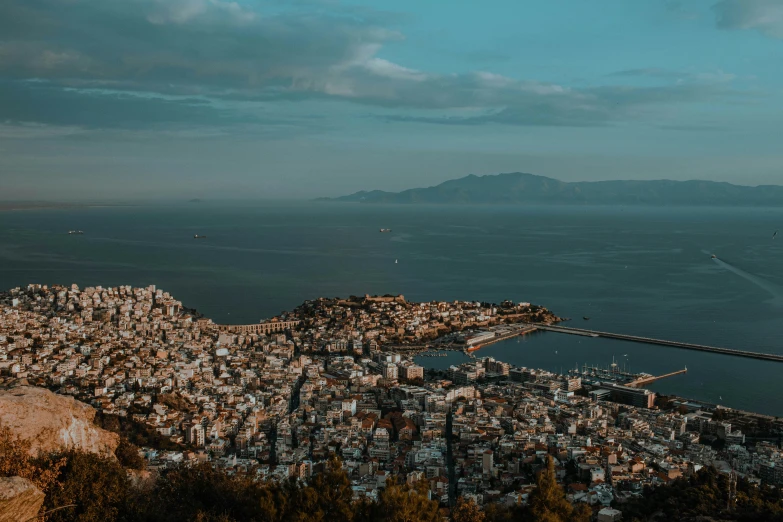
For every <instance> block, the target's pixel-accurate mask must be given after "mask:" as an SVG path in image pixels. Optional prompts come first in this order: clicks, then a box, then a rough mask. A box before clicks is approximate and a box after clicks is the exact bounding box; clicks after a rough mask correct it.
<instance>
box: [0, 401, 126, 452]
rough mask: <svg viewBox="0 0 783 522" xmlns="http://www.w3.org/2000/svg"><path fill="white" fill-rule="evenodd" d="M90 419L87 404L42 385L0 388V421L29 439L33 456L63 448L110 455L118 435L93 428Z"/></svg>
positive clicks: (93, 425) (91, 411) (92, 412)
mask: <svg viewBox="0 0 783 522" xmlns="http://www.w3.org/2000/svg"><path fill="white" fill-rule="evenodd" d="M93 419H95V410H94V409H93V408H92V407H90V406H89V405H87V404H84V403H81V402H79V401H77V400H75V399H73V398H72V397H67V396H63V395H57V394H55V393H52V392H50V391H49V390H46V389H44V388H36V387H33V386H19V387H16V388H12V389H10V390H0V422H1V423H2V425H3V426H7V427H8V428H10V429H11V432H12V433H13V434H15V435H18V436H19V437H20V438H22V439H27V440H29V441H30V442H31V448H30V453H31V454H32V455H33V456H35V455H37V454H38V452H39V451H40V452H44V453H47V452H50V451H57V450H62V449H66V448H67V449H77V450H81V451H86V452H90V453H95V454H98V455H101V456H103V457H109V458H114V450H115V449H117V445H118V444H119V436H118V435H117V434H116V433H112V432H110V431H106V430H103V429H101V428H99V427H97V426H96V425H95V424H94V423H93Z"/></svg>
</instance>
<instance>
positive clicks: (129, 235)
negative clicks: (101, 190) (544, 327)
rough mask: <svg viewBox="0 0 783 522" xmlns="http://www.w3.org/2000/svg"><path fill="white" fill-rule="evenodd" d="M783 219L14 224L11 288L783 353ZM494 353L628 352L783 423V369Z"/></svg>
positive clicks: (7, 251) (346, 211) (679, 381)
mask: <svg viewBox="0 0 783 522" xmlns="http://www.w3.org/2000/svg"><path fill="white" fill-rule="evenodd" d="M781 223H783V210H781V209H736V208H735V209H716V208H699V209H690V208H665V209H664V208H628V207H625V208H623V207H611V208H610V207H604V208H595V207H591V208H587V207H539V208H516V207H514V208H509V207H466V208H456V207H415V206H378V207H375V206H363V205H341V204H333V203H332V204H328V203H324V204H318V203H286V204H281V203H274V204H270V203H253V204H251V203H239V204H237V203H231V204H228V203H218V202H206V203H200V204H175V205H170V206H162V205H161V206H140V207H115V208H83V209H54V210H27V211H16V212H0V288H2V289H9V288H12V287H15V286H23V285H26V284H28V283H42V284H53V283H62V284H70V283H77V284H79V285H80V286H95V285H103V286H114V285H121V284H130V285H145V286H146V285H149V284H156V285H157V286H158V287H159V288H162V289H164V290H166V291H169V292H171V293H172V294H173V295H174V296H175V297H176V298H178V299H180V300H181V301H183V303H184V304H185V305H186V306H189V307H193V308H196V309H198V310H199V311H200V312H202V313H204V314H205V315H206V316H208V317H210V318H212V319H213V320H215V321H216V322H218V323H253V322H258V321H259V320H260V319H262V318H265V317H271V316H273V315H276V314H278V313H280V311H282V310H288V309H291V308H293V307H295V306H297V305H298V304H300V303H301V302H302V301H304V300H306V299H312V298H315V297H319V296H329V297H334V296H347V295H350V294H357V295H362V294H365V293H370V294H386V293H389V294H404V295H405V297H406V298H407V299H408V300H415V301H420V300H453V299H460V300H485V301H494V302H500V301H502V300H503V299H513V300H515V301H530V302H533V303H536V304H540V305H543V306H546V307H547V308H549V309H551V310H552V311H553V312H555V313H556V314H558V315H560V316H563V317H570V318H572V321H571V322H570V323H567V324H570V325H572V326H578V327H589V328H592V329H597V330H606V331H615V332H622V333H628V334H638V335H643V336H650V337H658V338H663V339H670V340H680V341H687V342H693V343H700V344H707V345H713V346H721V347H727V348H737V349H746V350H753V351H761V352H770V353H783V343H781V330H783V271H781V269H782V268H783V240H781V239H780V238H778V239H777V240H773V239H772V233H773V232H774V231H775V230H776V229H777V228H783V227H781V226H780V225H781ZM381 227H387V228H392V229H393V232H392V233H390V234H380V233H379V232H378V229H379V228H381ZM71 229H80V230H84V235H83V236H69V235H68V234H67V231H68V230H71ZM194 234H199V235H206V236H208V237H207V239H204V240H194V239H193V235H194ZM711 253H715V254H716V255H717V256H718V259H716V260H713V259H711V258H710V254H711ZM395 259H397V260H398V263H396V264H395ZM583 316H589V317H590V318H591V319H590V321H589V322H585V321H584V320H583V319H582V317H583ZM477 355H479V356H492V357H495V358H497V359H501V360H504V361H507V362H509V363H512V364H515V365H521V366H528V367H534V368H546V369H549V370H553V371H560V370H561V369H563V370H567V369H569V368H573V367H574V366H575V364H577V363H578V364H580V365H581V364H582V363H585V362H587V363H595V364H601V365H604V366H605V365H607V364H609V363H611V361H612V357H614V358H615V359H616V360H617V362H618V363H619V364H620V365H621V366H622V365H623V364H625V365H626V366H630V369H631V370H632V371H634V372H639V371H645V372H649V373H652V374H662V373H668V372H671V371H674V370H678V369H681V368H682V367H683V366H686V365H687V367H688V374H687V375H680V376H676V377H672V378H670V379H666V380H663V381H659V382H658V383H656V384H655V385H653V386H652V388H653V389H654V390H656V391H659V392H662V393H673V394H678V395H682V396H685V397H689V398H693V399H697V400H703V401H709V402H715V403H722V404H724V405H726V406H731V407H736V408H742V409H747V410H751V411H758V412H763V413H769V414H772V415H783V399H782V398H781V396H783V393H782V392H783V382H781V379H780V376H781V372H782V371H783V364H779V363H772V362H765V361H756V360H750V359H740V358H735V357H728V356H722V355H717V354H709V353H700V352H693V351H687V350H681V349H675V348H667V347H660V346H647V345H639V344H633V343H627V342H620V341H612V340H605V339H590V338H583V337H575V336H568V335H561V334H555V333H541V334H535V335H531V336H527V337H525V338H523V339H521V340H520V342H517V341H516V340H511V341H506V342H504V343H498V344H496V345H493V346H490V347H487V348H484V349H482V350H481V351H480V352H477ZM459 360H462V356H461V355H455V356H451V357H448V358H424V359H421V362H422V363H425V364H429V365H433V366H448V365H449V364H452V363H454V362H456V361H459ZM721 397H722V400H721Z"/></svg>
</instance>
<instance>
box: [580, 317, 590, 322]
mask: <svg viewBox="0 0 783 522" xmlns="http://www.w3.org/2000/svg"><path fill="white" fill-rule="evenodd" d="M582 319H584V320H585V321H589V320H590V318H589V317H587V316H584V317H582Z"/></svg>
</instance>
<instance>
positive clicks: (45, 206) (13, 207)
mask: <svg viewBox="0 0 783 522" xmlns="http://www.w3.org/2000/svg"><path fill="white" fill-rule="evenodd" d="M136 206H138V205H132V204H124V203H118V204H110V203H94V204H93V203H46V202H10V201H0V212H19V211H24V210H58V209H73V208H112V207H136Z"/></svg>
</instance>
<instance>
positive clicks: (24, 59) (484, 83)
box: [0, 0, 731, 129]
mask: <svg viewBox="0 0 783 522" xmlns="http://www.w3.org/2000/svg"><path fill="white" fill-rule="evenodd" d="M275 2H276V0H269V1H267V2H261V3H256V4H249V3H238V2H232V1H227V0H3V1H2V2H0V80H2V82H0V90H3V89H4V91H3V92H0V94H5V96H0V121H3V120H9V121H14V122H37V123H41V124H46V125H64V126H79V127H86V128H99V127H103V128H126V129H127V128H141V127H144V126H161V127H162V126H165V125H188V124H192V125H202V126H204V125H212V126H218V127H220V126H226V125H267V126H275V125H280V126H282V127H286V128H304V127H306V123H305V122H302V121H301V120H297V119H290V118H280V117H278V118H270V117H268V115H266V114H263V113H262V112H260V111H259V109H258V107H259V104H264V103H267V104H268V103H273V102H295V101H303V100H337V101H340V102H348V103H353V104H361V105H364V106H369V107H372V108H374V109H375V110H377V111H381V112H383V111H384V110H387V109H394V110H398V111H413V112H415V113H416V114H410V115H405V116H401V115H399V114H397V115H396V119H398V120H415V121H421V122H431V123H442V124H484V123H500V124H508V125H542V126H546V125H550V126H551V125H565V126H590V125H594V126H599V125H607V124H611V123H615V122H618V121H623V120H627V119H638V118H642V117H648V118H653V117H654V114H653V112H652V111H649V110H648V108H649V107H651V106H653V105H656V106H662V105H667V104H678V103H689V102H696V101H698V102H701V101H704V100H709V99H714V98H717V97H719V96H725V95H729V94H730V90H729V89H728V87H727V86H725V85H721V84H725V83H728V82H730V80H731V77H730V75H724V74H723V73H713V77H699V76H698V75H695V74H689V75H683V74H681V73H676V75H675V73H670V72H666V71H663V70H656V69H647V70H636V71H624V72H620V73H617V74H616V76H617V77H620V76H634V75H645V74H646V75H652V76H656V77H658V78H660V79H662V80H666V81H670V82H676V83H675V84H674V85H668V84H667V85H660V86H655V87H649V86H647V87H639V86H611V85H610V86H604V87H599V88H569V87H567V86H563V85H558V84H554V83H548V82H542V81H537V80H520V79H515V78H509V77H506V76H501V75H498V74H494V73H492V72H489V71H478V72H468V73H459V74H435V73H431V72H428V71H421V70H415V69H411V68H409V67H406V66H404V65H403V64H398V63H394V62H392V61H390V60H388V59H385V58H383V57H382V56H381V55H382V51H383V48H384V46H385V45H387V44H389V43H391V42H397V41H400V40H403V39H404V35H403V34H402V33H401V32H399V31H398V30H396V29H394V28H393V27H394V26H395V25H396V24H399V23H400V21H401V18H400V17H399V16H398V15H395V14H393V13H387V12H383V11H377V10H373V9H370V8H366V7H357V6H342V5H340V4H336V3H332V2H328V1H326V0H324V1H319V0H297V1H294V2H289V3H286V4H285V5H283V4H280V3H275ZM251 5H253V6H255V7H254V8H251V7H250V6H251ZM644 71H646V72H644ZM30 79H38V80H44V81H43V82H38V83H35V82H30V81H29V80H30ZM444 113H445V114H444ZM392 119H394V118H392Z"/></svg>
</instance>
